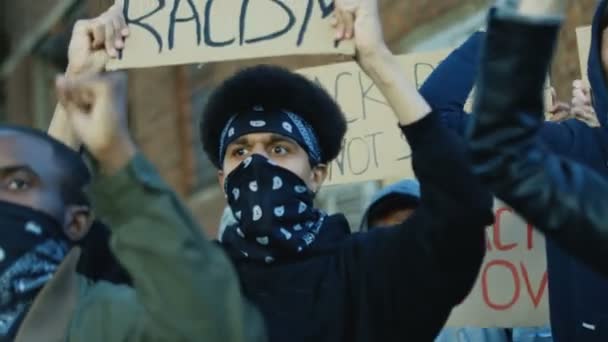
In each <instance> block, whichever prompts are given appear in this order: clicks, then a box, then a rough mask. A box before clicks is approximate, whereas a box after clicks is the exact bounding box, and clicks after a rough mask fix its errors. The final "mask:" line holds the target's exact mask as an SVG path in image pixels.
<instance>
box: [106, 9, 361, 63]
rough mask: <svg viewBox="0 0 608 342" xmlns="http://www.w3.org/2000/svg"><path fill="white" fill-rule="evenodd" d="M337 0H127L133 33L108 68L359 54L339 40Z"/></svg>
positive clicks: (126, 12) (128, 17)
mask: <svg viewBox="0 0 608 342" xmlns="http://www.w3.org/2000/svg"><path fill="white" fill-rule="evenodd" d="M332 11H333V1H332V0H299V1H280V0H255V1H251V0H198V1H195V0H124V13H125V18H126V21H127V24H128V25H129V28H130V31H131V34H130V36H129V38H128V39H127V41H126V45H125V49H124V51H123V53H122V56H121V58H120V59H117V60H113V61H112V62H110V64H109V65H108V69H111V70H112V69H125V68H137V67H152V66H161V65H176V64H188V63H202V62H211V61H224V60H234V59H243V58H259V57H269V56H283V55H291V54H330V53H331V54H337V53H341V54H349V55H352V54H354V46H353V44H352V42H341V43H340V44H339V45H338V46H336V45H335V43H334V35H335V30H334V29H333V28H332V27H331V24H330V15H331V13H332Z"/></svg>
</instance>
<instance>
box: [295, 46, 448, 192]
mask: <svg viewBox="0 0 608 342" xmlns="http://www.w3.org/2000/svg"><path fill="white" fill-rule="evenodd" d="M445 56H447V51H446V52H438V53H421V54H411V55H403V56H399V61H400V63H401V64H402V65H403V68H404V71H405V72H406V74H407V76H408V77H410V79H411V80H413V81H414V82H416V84H417V85H418V86H420V85H421V84H422V82H423V81H424V79H426V77H428V75H429V74H430V73H431V72H432V71H433V69H434V68H435V66H436V65H437V64H438V63H439V62H440V61H441V60H442V59H443V58H445ZM300 72H301V73H302V74H304V75H305V76H307V77H309V78H310V79H312V80H314V81H315V82H317V83H318V84H320V85H321V86H322V87H324V88H325V89H326V90H327V91H328V92H329V93H330V94H331V95H333V96H334V98H335V99H336V101H337V102H338V104H339V105H340V106H341V108H342V110H343V111H344V113H345V115H346V117H347V120H348V132H347V136H346V137H345V139H344V143H343V144H344V146H343V149H342V152H341V153H340V155H339V156H338V158H336V160H334V161H333V162H332V163H331V164H330V166H329V167H330V168H329V175H328V179H327V182H328V184H333V185H335V184H344V183H351V182H357V181H367V180H378V179H384V178H387V177H392V176H399V177H400V178H402V177H413V176H414V174H413V172H412V168H411V164H410V154H411V153H410V150H409V147H408V146H407V143H406V141H405V138H404V137H403V136H402V134H401V130H400V129H399V128H398V126H397V119H396V118H395V116H394V114H393V111H392V110H391V108H390V107H389V106H388V104H387V103H386V100H385V99H384V97H383V96H382V95H381V94H380V92H379V91H378V88H377V87H376V86H375V85H374V84H373V82H372V81H371V80H370V79H369V77H367V75H366V74H365V73H364V72H363V71H362V70H361V69H360V68H359V66H358V65H357V64H356V63H354V62H349V63H339V64H334V65H330V66H322V67H315V68H308V69H302V70H300Z"/></svg>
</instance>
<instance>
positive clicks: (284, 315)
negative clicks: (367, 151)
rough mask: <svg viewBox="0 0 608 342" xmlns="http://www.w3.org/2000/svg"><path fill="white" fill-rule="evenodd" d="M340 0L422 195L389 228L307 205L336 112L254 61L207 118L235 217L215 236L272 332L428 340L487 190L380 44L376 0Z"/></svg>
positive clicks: (462, 277) (308, 89)
mask: <svg viewBox="0 0 608 342" xmlns="http://www.w3.org/2000/svg"><path fill="white" fill-rule="evenodd" d="M335 5H336V12H335V19H336V20H335V26H336V30H337V39H339V40H344V39H353V38H354V39H355V45H356V48H357V60H358V62H359V65H360V66H361V67H362V69H363V70H364V71H365V72H366V73H367V74H368V75H369V76H370V77H371V78H372V80H373V81H374V82H375V84H376V85H377V86H378V88H379V90H380V91H381V92H382V94H383V95H384V96H385V98H386V99H387V100H388V102H389V104H390V106H391V107H392V108H393V110H394V112H395V113H396V116H397V118H398V120H399V124H400V127H401V129H402V130H403V133H404V134H405V136H406V138H407V140H408V142H409V144H410V146H411V149H412V153H413V156H412V158H413V164H414V169H415V171H416V173H417V176H418V178H419V180H420V183H421V193H422V195H421V203H420V206H419V208H418V210H416V212H415V213H414V214H413V215H412V216H411V217H410V218H409V219H408V220H406V221H405V222H403V223H402V224H400V225H399V226H398V227H396V228H395V229H378V230H374V231H371V232H367V233H361V234H350V233H349V232H350V229H349V226H348V223H347V221H346V219H345V218H344V216H342V215H334V216H329V215H327V214H325V213H324V212H323V211H322V210H320V209H317V208H315V207H314V204H313V201H314V197H315V194H316V193H317V192H318V191H319V189H320V188H321V185H322V184H323V181H324V180H325V177H326V175H327V163H329V162H331V160H332V159H334V158H335V157H336V156H337V154H338V153H339V151H340V148H341V143H342V140H343V137H344V134H345V131H346V126H347V125H346V121H345V118H344V116H343V114H342V112H341V111H340V109H339V108H338V106H337V105H336V103H335V102H334V101H333V100H332V98H331V97H330V96H329V95H328V94H327V93H326V92H325V91H324V90H323V89H321V88H320V87H318V86H317V85H315V84H314V83H313V82H311V81H309V80H307V79H306V78H304V77H302V76H299V75H297V74H295V73H292V72H290V71H287V70H284V69H281V68H278V67H272V66H257V67H253V68H249V69H246V70H243V71H241V72H239V73H237V74H236V75H234V76H233V77H231V78H230V79H228V80H226V81H225V82H224V83H223V84H222V85H220V86H219V87H218V89H216V91H215V92H214V94H213V95H212V96H211V97H210V99H209V102H208V104H207V106H206V108H205V110H204V113H203V117H202V122H201V137H202V143H203V148H204V150H205V152H206V153H207V155H208V156H209V158H210V159H211V160H212V162H213V163H214V164H215V166H216V167H217V168H218V169H219V171H218V178H219V182H220V185H221V186H222V188H223V189H224V191H225V194H226V198H227V201H228V204H229V206H230V208H231V210H232V212H233V215H234V219H235V221H236V223H235V224H232V225H229V226H228V227H226V229H225V230H224V232H223V233H222V235H221V236H220V243H221V245H222V246H223V247H224V249H225V251H226V252H227V254H228V255H229V256H230V258H231V259H232V262H233V263H234V265H235V267H236V269H237V273H238V274H239V277H240V281H241V285H242V288H243V292H244V294H245V296H246V297H247V298H248V299H249V300H250V301H251V302H252V303H254V304H256V305H257V306H258V308H259V309H260V310H261V311H262V313H263V315H264V317H265V320H266V328H267V332H268V335H269V340H270V341H272V342H279V341H280V342H283V341H292V342H299V341H316V342H321V341H331V342H340V341H344V342H346V341H348V342H360V341H431V340H432V339H433V338H434V337H435V336H436V334H437V333H438V332H439V331H440V329H441V328H442V326H443V325H444V324H445V321H446V320H447V318H448V316H449V314H450V312H451V310H452V308H453V307H454V306H455V305H457V304H458V303H460V302H461V301H462V300H463V299H464V298H465V297H466V296H467V294H468V293H469V291H470V289H471V288H472V286H473V284H474V281H475V279H476V278H477V274H478V271H479V267H480V265H481V262H482V258H483V255H484V246H485V244H484V227H485V226H486V225H488V224H490V223H491V222H492V219H493V215H492V210H491V209H492V207H491V205H492V199H491V196H490V195H489V193H487V192H486V191H485V190H483V188H482V187H481V186H480V184H478V182H477V180H476V178H475V177H474V176H473V174H472V173H471V171H470V170H469V165H468V161H467V160H466V157H465V149H464V145H463V143H462V142H461V141H460V140H459V139H458V138H457V137H455V136H454V135H453V134H452V133H451V132H449V131H448V130H446V129H445V128H444V127H443V126H442V124H441V123H440V120H439V119H438V118H437V117H436V115H435V114H434V113H432V111H431V109H430V107H429V106H428V105H427V103H426V102H425V101H424V99H423V98H422V97H421V96H420V95H419V94H418V92H417V90H416V88H415V87H414V86H413V85H412V84H411V83H410V82H409V81H408V80H407V79H406V78H405V77H404V75H403V71H402V69H401V67H400V66H399V64H398V62H397V61H396V59H395V58H394V56H393V55H392V54H391V53H390V51H389V50H388V48H387V47H386V45H385V43H384V40H383V37H382V33H381V28H380V20H379V16H378V10H377V3H376V0H353V1H347V0H343V1H339V0H338V1H336V2H335ZM354 31H356V35H355V34H354ZM438 132H439V133H440V134H438ZM404 148H405V146H404Z"/></svg>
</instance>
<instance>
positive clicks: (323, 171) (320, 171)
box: [309, 164, 327, 194]
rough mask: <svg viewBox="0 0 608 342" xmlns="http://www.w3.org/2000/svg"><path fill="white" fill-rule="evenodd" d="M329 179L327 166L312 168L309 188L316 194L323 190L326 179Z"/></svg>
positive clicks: (320, 165)
mask: <svg viewBox="0 0 608 342" xmlns="http://www.w3.org/2000/svg"><path fill="white" fill-rule="evenodd" d="M326 178H327V165H326V164H319V165H317V166H315V167H313V168H312V172H311V175H310V183H309V187H310V190H311V191H312V192H314V193H315V194H316V193H318V192H319V190H321V186H322V185H323V182H325V179H326Z"/></svg>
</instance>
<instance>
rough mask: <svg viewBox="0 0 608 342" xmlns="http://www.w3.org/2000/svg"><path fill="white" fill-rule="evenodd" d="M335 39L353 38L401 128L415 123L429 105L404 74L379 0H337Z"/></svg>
mask: <svg viewBox="0 0 608 342" xmlns="http://www.w3.org/2000/svg"><path fill="white" fill-rule="evenodd" d="M335 6H336V9H335V13H334V22H333V25H334V27H335V28H336V39H338V40H344V39H353V38H354V40H355V47H356V49H357V51H356V53H357V61H358V63H359V66H360V67H361V68H362V69H363V70H364V71H365V72H366V73H367V75H368V76H369V77H370V78H371V79H372V81H374V83H375V84H376V86H377V87H378V89H379V90H380V91H381V92H382V95H384V97H385V98H386V99H387V101H388V102H389V104H390V106H391V107H392V109H393V111H394V112H395V114H396V116H397V119H398V120H399V123H400V124H401V125H408V124H411V123H413V122H416V121H418V120H420V119H422V118H423V117H425V116H426V115H427V114H428V113H430V112H431V108H430V106H429V105H428V104H427V103H426V101H425V100H424V98H423V97H422V96H421V95H420V93H418V90H417V89H416V87H415V85H414V84H413V83H412V82H410V81H409V80H408V79H407V78H406V77H405V74H404V71H403V69H402V68H401V66H400V65H399V63H398V61H397V59H396V58H395V56H393V54H392V53H391V52H390V50H389V49H388V47H387V46H386V43H385V42H384V37H383V35H382V25H381V22H380V14H379V11H378V1H377V0H336V1H335Z"/></svg>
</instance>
